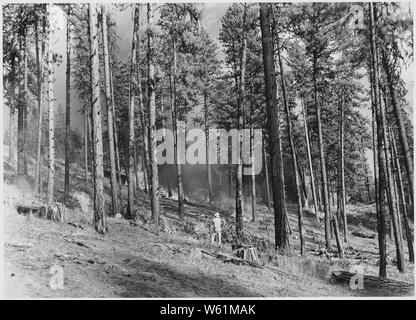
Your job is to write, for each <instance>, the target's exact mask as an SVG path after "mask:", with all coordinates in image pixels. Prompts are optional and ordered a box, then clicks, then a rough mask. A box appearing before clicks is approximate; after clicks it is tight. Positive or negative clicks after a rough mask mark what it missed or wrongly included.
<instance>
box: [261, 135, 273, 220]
mask: <svg viewBox="0 0 416 320" xmlns="http://www.w3.org/2000/svg"><path fill="white" fill-rule="evenodd" d="M263 159H264V160H263V161H264V175H265V179H264V181H265V183H266V196H267V208H268V209H269V212H271V211H272V208H271V201H270V198H271V197H270V183H269V166H268V164H267V152H266V145H265V140H264V133H263Z"/></svg>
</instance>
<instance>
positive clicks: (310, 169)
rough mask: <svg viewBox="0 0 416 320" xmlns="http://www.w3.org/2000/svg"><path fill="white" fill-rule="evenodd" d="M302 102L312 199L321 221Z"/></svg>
mask: <svg viewBox="0 0 416 320" xmlns="http://www.w3.org/2000/svg"><path fill="white" fill-rule="evenodd" d="M301 103H302V112H303V127H304V129H305V139H306V152H307V154H308V164H309V176H310V180H311V191H312V199H313V210H314V212H315V217H316V221H318V222H319V216H318V204H317V198H316V188H315V177H314V174H313V165H312V156H311V146H310V143H309V131H308V121H307V118H306V110H305V103H304V101H303V99H302V100H301Z"/></svg>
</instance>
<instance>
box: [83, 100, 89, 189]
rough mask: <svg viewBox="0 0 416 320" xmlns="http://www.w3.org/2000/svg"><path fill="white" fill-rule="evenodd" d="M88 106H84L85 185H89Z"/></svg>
mask: <svg viewBox="0 0 416 320" xmlns="http://www.w3.org/2000/svg"><path fill="white" fill-rule="evenodd" d="M87 108H88V107H87V105H85V106H84V173H85V177H84V179H85V184H86V185H88V134H89V130H88V110H87Z"/></svg>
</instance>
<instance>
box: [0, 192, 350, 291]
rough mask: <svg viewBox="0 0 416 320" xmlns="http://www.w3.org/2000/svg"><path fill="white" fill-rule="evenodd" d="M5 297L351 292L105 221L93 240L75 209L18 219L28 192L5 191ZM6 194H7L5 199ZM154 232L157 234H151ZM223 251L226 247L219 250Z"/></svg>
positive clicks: (184, 239) (84, 219) (121, 222)
mask: <svg viewBox="0 0 416 320" xmlns="http://www.w3.org/2000/svg"><path fill="white" fill-rule="evenodd" d="M5 189H6V194H7V196H6V208H5V209H6V210H5V211H6V212H5V215H4V218H5V261H6V266H5V272H6V275H5V282H6V283H5V292H6V297H8V298H17V297H240V296H242V297H247V296H251V297H259V296H267V297H281V296H339V295H349V294H351V291H349V290H346V289H342V288H340V287H337V286H331V285H329V284H327V283H325V282H324V281H322V280H320V279H315V278H312V277H311V278H308V277H298V276H296V275H284V274H280V275H279V274H278V273H275V272H273V271H271V270H268V269H257V268H252V267H249V266H240V265H234V264H227V263H223V262H222V261H221V260H218V259H216V258H213V257H211V256H207V255H204V254H202V253H201V251H200V249H201V248H204V249H208V250H209V249H211V250H216V249H217V248H215V247H210V246H209V245H207V244H204V243H202V242H201V241H198V240H195V239H193V238H192V237H190V236H185V235H173V234H167V233H164V232H158V231H157V230H156V229H153V228H152V227H151V226H150V225H143V226H137V227H134V226H130V225H129V223H128V221H126V220H124V219H116V218H109V219H108V225H109V230H110V232H109V233H108V234H107V235H105V236H100V235H98V234H97V233H96V232H95V231H94V230H93V229H92V228H91V227H90V226H89V223H87V221H88V220H89V219H90V217H87V216H85V215H83V214H82V213H81V212H80V211H78V210H73V211H71V212H70V213H68V214H67V218H68V220H67V221H66V222H64V223H57V222H52V221H49V220H42V219H39V218H36V217H33V216H23V215H18V214H17V212H16V210H15V208H14V202H21V201H22V197H24V198H25V202H26V201H30V195H28V194H27V193H26V194H22V193H20V191H18V190H17V189H16V188H14V187H9V186H6V188H5ZM11 195H13V196H11ZM158 233H159V234H158ZM224 249H225V248H224ZM54 265H59V266H61V267H62V268H63V271H64V279H65V280H64V289H63V290H59V289H57V290H52V289H51V288H50V286H49V282H50V279H51V278H52V275H51V274H50V270H51V267H52V266H54Z"/></svg>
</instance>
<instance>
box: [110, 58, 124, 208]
mask: <svg viewBox="0 0 416 320" xmlns="http://www.w3.org/2000/svg"><path fill="white" fill-rule="evenodd" d="M111 70H112V69H111V66H110V85H111V108H112V112H113V117H114V120H113V132H114V148H115V154H116V170H117V179H118V185H117V190H118V199H119V206H118V208H119V210H120V208H121V201H122V199H121V184H122V182H121V167H120V152H119V149H118V133H117V132H118V129H117V122H116V105H115V102H114V87H113V73H112V71H111Z"/></svg>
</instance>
